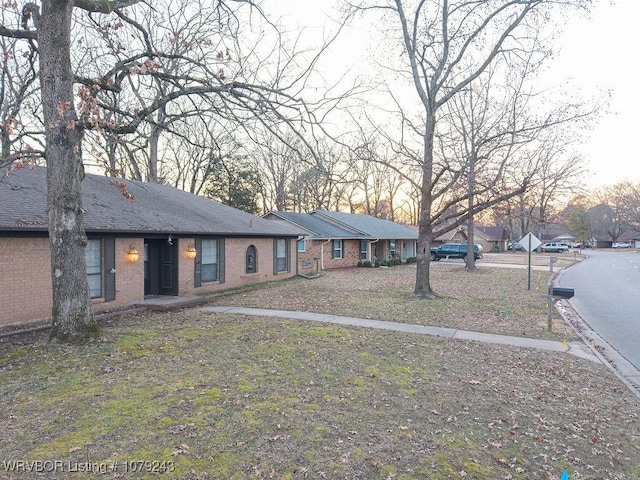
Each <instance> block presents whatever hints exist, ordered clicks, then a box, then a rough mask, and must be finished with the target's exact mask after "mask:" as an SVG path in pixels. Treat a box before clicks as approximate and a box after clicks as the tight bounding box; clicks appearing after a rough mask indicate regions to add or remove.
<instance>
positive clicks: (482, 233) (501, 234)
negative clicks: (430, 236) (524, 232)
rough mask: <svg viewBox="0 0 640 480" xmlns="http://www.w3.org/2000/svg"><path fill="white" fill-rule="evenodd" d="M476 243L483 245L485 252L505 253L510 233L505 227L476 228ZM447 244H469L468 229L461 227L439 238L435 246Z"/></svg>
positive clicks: (435, 241) (474, 237)
mask: <svg viewBox="0 0 640 480" xmlns="http://www.w3.org/2000/svg"><path fill="white" fill-rule="evenodd" d="M473 240H474V243H476V244H478V245H482V249H483V250H484V251H485V252H504V251H506V250H507V247H508V244H509V232H508V231H507V230H506V229H505V228H503V227H475V228H474V229H473ZM445 243H467V227H466V226H460V227H458V228H456V229H453V230H450V231H448V232H447V233H445V234H443V235H440V236H439V237H437V238H436V239H435V240H434V242H433V246H438V245H442V244H445Z"/></svg>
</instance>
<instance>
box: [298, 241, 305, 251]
mask: <svg viewBox="0 0 640 480" xmlns="http://www.w3.org/2000/svg"><path fill="white" fill-rule="evenodd" d="M306 251H307V239H306V238H301V239H300V240H298V252H306Z"/></svg>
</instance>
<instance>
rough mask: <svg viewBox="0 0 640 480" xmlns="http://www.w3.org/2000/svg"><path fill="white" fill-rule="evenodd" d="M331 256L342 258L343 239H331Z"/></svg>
mask: <svg viewBox="0 0 640 480" xmlns="http://www.w3.org/2000/svg"><path fill="white" fill-rule="evenodd" d="M331 258H342V240H332V241H331Z"/></svg>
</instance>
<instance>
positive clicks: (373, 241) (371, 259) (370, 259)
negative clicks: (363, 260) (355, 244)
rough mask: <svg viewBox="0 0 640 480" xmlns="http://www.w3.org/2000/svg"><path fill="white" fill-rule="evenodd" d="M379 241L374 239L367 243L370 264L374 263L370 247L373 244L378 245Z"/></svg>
mask: <svg viewBox="0 0 640 480" xmlns="http://www.w3.org/2000/svg"><path fill="white" fill-rule="evenodd" d="M379 241H380V239H379V238H376V239H375V240H370V241H369V257H370V258H369V261H370V262H374V261H375V260H374V259H373V255H372V253H373V252H372V251H371V245H373V244H374V243H378V242H379Z"/></svg>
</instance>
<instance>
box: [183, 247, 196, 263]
mask: <svg viewBox="0 0 640 480" xmlns="http://www.w3.org/2000/svg"><path fill="white" fill-rule="evenodd" d="M184 253H185V255H186V256H187V258H189V259H192V260H193V259H194V258H196V255H197V253H198V252H197V251H196V247H194V246H193V243H190V244H189V246H188V247H187V249H186V250H185V252H184Z"/></svg>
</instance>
